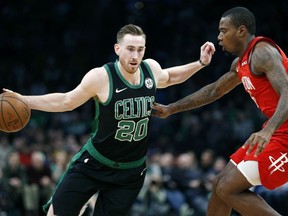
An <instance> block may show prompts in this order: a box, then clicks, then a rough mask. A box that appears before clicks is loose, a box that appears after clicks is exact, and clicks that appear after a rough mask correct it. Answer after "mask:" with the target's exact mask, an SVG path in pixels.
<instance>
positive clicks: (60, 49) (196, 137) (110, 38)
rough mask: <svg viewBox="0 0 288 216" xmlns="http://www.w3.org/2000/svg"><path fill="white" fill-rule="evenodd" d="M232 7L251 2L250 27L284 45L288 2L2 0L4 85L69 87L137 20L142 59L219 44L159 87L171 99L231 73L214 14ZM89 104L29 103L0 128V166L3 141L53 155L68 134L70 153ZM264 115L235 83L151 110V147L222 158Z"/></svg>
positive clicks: (89, 113) (108, 56)
mask: <svg viewBox="0 0 288 216" xmlns="http://www.w3.org/2000/svg"><path fill="white" fill-rule="evenodd" d="M234 6H245V7H248V8H249V9H250V10H251V11H252V12H253V13H254V14H255V17H256V22H257V33H256V35H262V36H267V37H270V38H272V39H273V40H274V41H275V42H276V43H278V44H279V45H280V46H281V47H282V48H283V50H284V51H285V52H286V53H288V28H287V26H286V22H287V20H288V13H287V11H288V1H287V0H275V1H268V0H262V1H261V2H254V1H233V0H221V1H215V0H177V1H176V0H175V1H174V0H143V1H133V0H114V1H112V0H101V1H100V0H95V1H93V0H86V1H79V0H74V1H68V0H59V1H55V0H54V1H53V0H50V1H47V0H42V1H36V0H29V1H16V0H11V1H5V0H4V1H0V74H1V78H0V88H8V89H11V90H13V91H17V92H19V93H22V94H44V93H48V92H55V91H59V92H64V91H68V90H71V89H72V88H74V87H75V86H76V85H77V84H78V83H79V82H80V81H81V78H82V77H83V76H84V74H85V73H86V72H88V71H89V70H90V69H92V68H94V67H98V66H102V65H103V64H105V63H106V62H108V61H114V60H115V57H116V56H115V54H114V49H113V45H114V43H115V42H116V33H117V31H118V30H119V28H120V27H122V26H123V25H125V24H128V23H133V24H136V25H139V26H141V27H142V28H143V30H144V31H145V33H146V35H147V44H146V45H147V50H146V54H145V57H146V58H153V59H155V60H157V61H158V62H159V63H160V64H161V65H162V67H163V68H165V67H169V66H174V65H179V64H184V63H188V62H190V61H195V60H197V59H199V53H200V46H201V44H203V43H204V42H205V41H207V40H208V41H211V42H213V43H214V44H215V47H216V53H215V55H214V56H213V60H212V62H211V64H210V65H209V66H208V67H207V68H204V69H202V70H201V71H200V72H198V73H197V74H196V75H194V76H193V77H192V78H191V79H189V80H188V81H186V82H185V83H183V84H180V85H177V86H173V87H169V88H167V89H163V90H158V93H157V101H158V102H160V103H164V104H167V103H170V102H173V101H175V100H177V99H179V98H182V97H183V96H185V95H187V94H189V93H191V92H193V91H196V90H197V89H199V88H201V87H202V86H204V85H206V84H208V83H210V82H213V81H215V80H216V79H217V78H218V77H220V76H221V75H222V74H224V73H225V72H226V71H228V69H229V67H230V64H231V61H232V59H233V57H232V56H227V55H225V54H224V53H223V52H222V50H221V48H220V47H219V46H218V42H217V35H218V33H219V31H218V22H219V19H220V16H221V15H222V13H223V12H224V11H225V10H227V9H229V8H231V7H234ZM93 109H94V108H93V106H92V102H88V103H86V104H85V105H83V106H82V107H79V108H78V109H77V110H75V111H73V112H69V113H62V114H59V113H44V112H38V111H32V117H31V120H30V122H29V124H28V126H27V127H26V128H25V129H24V130H22V131H20V132H18V133H12V134H6V133H2V132H1V133H0V138H1V140H0V145H1V148H0V149H1V150H2V153H1V152H0V155H1V167H2V166H4V165H5V160H6V156H7V155H6V154H5V152H6V148H7V146H5V145H4V143H8V148H11V147H13V148H14V147H15V145H16V144H15V142H16V141H15V140H17V141H19V140H24V141H23V142H24V144H22V145H21V147H19V148H20V149H21V151H23V152H26V153H27V154H29V152H32V151H34V150H41V151H42V152H44V153H45V155H46V156H47V158H50V157H51V155H50V154H51V152H53V151H54V150H55V148H57V147H59V146H57V142H58V140H57V139H55V137H58V136H63V137H65V138H66V137H70V135H72V136H73V139H74V142H76V144H75V145H71V146H70V147H69V148H68V150H67V148H66V150H67V151H70V152H71V154H72V153H73V152H75V151H76V150H77V148H79V146H81V144H82V143H83V142H84V140H85V138H86V137H87V136H88V135H89V132H90V125H91V118H92V117H93V114H94V112H93ZM264 120H265V118H264V117H263V116H262V114H261V113H259V111H258V110H257V109H256V107H255V105H254V103H253V102H252V100H251V99H250V98H249V97H248V95H247V94H246V93H245V91H244V89H243V87H242V86H239V87H237V88H236V89H235V90H234V91H233V92H231V93H229V94H228V95H226V96H224V97H223V98H222V99H221V100H219V101H216V102H214V103H212V104H210V105H207V106H205V107H203V108H200V109H197V110H194V111H189V112H184V113H179V114H176V115H173V116H171V117H169V118H168V119H156V118H153V120H152V122H153V123H152V125H153V127H152V130H153V131H152V134H151V135H150V137H149V142H150V143H151V148H150V150H149V155H153V154H155V153H157V152H173V153H174V154H181V153H183V152H187V151H193V152H195V154H196V156H197V157H198V158H200V155H201V153H202V152H203V151H204V150H205V149H207V148H209V149H213V151H214V152H215V155H217V156H223V157H224V158H226V159H228V156H229V155H230V154H231V153H232V152H233V151H234V150H235V149H236V148H237V147H238V146H239V145H241V144H243V141H245V139H246V138H247V137H248V136H249V135H250V134H251V133H252V132H253V131H255V130H258V129H259V128H260V127H261V125H262V122H263V121H264ZM59 139H60V138H59ZM3 140H5V141H3ZM23 146H24V147H23ZM23 149H24V150H23Z"/></svg>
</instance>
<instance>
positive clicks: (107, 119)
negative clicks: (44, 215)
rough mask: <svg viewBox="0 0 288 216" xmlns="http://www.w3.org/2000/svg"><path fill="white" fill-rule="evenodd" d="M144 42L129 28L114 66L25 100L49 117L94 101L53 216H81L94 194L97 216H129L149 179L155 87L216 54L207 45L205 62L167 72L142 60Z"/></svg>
mask: <svg viewBox="0 0 288 216" xmlns="http://www.w3.org/2000/svg"><path fill="white" fill-rule="evenodd" d="M145 43H146V35H145V33H144V32H143V31H142V29H141V28H140V27H138V26H136V25H133V24H129V25H126V26H124V27H122V28H121V29H120V31H119V32H118V34H117V43H116V44H115V45H114V50H115V53H116V54H117V55H118V57H119V59H117V60H116V61H115V62H112V63H107V64H105V65H104V66H102V67H98V68H94V69H92V70H90V71H89V72H88V73H87V74H86V75H85V76H84V77H83V79H82V81H81V83H80V84H79V85H78V86H77V87H76V88H75V89H73V90H72V91H69V92H66V93H51V94H46V95H41V96H35V95H34V96H23V97H25V99H26V100H27V101H28V104H29V106H30V108H31V109H34V110H41V111H47V112H64V111H71V110H73V109H75V108H77V107H79V106H80V105H82V104H83V103H85V102H86V101H88V100H89V99H90V98H93V99H95V106H96V109H95V110H96V111H95V119H94V121H93V125H92V133H91V137H90V139H89V140H87V143H86V144H85V145H84V146H83V148H82V149H81V150H80V151H79V152H78V153H77V154H76V155H75V156H74V158H73V159H72V161H71V163H70V165H69V167H68V170H67V171H66V174H65V175H64V178H63V179H62V180H61V182H60V183H59V184H58V186H57V187H56V190H55V192H54V194H53V196H52V198H51V199H50V201H49V202H48V203H47V205H46V207H48V206H49V205H50V204H52V205H50V208H49V211H48V215H49V216H51V215H57V216H68V215H69V216H78V215H79V214H80V210H81V208H82V207H83V206H84V205H85V203H87V202H88V200H89V199H90V197H92V196H93V195H94V194H95V193H98V197H97V201H96V204H95V208H94V213H93V215H94V216H96V215H97V216H101V215H102V216H108V215H110V216H116V215H117V216H122V215H123V216H124V215H127V214H128V212H129V209H130V207H131V205H132V204H133V203H134V201H135V200H136V198H137V195H138V193H139V191H140V189H141V187H142V185H143V181H144V178H145V170H146V164H145V155H146V152H147V148H148V143H146V142H145V140H146V138H147V135H148V133H149V124H150V122H149V120H150V117H151V110H152V108H151V107H152V104H153V102H154V100H155V94H156V88H165V87H168V86H170V85H175V84H178V83H181V82H184V81H185V80H187V79H188V78H189V77H191V76H192V75H193V74H194V73H196V72H197V71H199V70H200V69H201V68H203V67H204V66H206V65H208V64H209V63H210V61H211V58H212V55H213V53H214V51H215V47H214V45H213V43H211V42H206V43H205V44H203V45H202V46H201V53H200V60H198V61H195V62H192V63H189V64H185V65H182V66H175V67H171V68H167V69H162V68H161V66H160V65H159V64H158V62H157V61H155V60H153V59H146V60H143V56H144V53H145V48H146V47H145ZM4 91H5V90H4Z"/></svg>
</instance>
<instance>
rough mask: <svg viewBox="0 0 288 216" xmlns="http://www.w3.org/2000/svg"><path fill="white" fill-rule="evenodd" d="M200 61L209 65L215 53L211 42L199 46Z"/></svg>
mask: <svg viewBox="0 0 288 216" xmlns="http://www.w3.org/2000/svg"><path fill="white" fill-rule="evenodd" d="M200 50H201V53H200V59H201V61H202V63H203V64H205V65H209V64H210V62H211V59H212V55H213V54H214V52H215V46H214V44H213V43H212V42H209V41H207V42H206V43H205V44H203V45H202V46H201V49H200Z"/></svg>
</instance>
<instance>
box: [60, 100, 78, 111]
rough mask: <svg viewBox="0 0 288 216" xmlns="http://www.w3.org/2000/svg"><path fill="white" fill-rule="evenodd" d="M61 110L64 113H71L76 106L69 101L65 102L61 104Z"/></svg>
mask: <svg viewBox="0 0 288 216" xmlns="http://www.w3.org/2000/svg"><path fill="white" fill-rule="evenodd" d="M63 108H64V110H65V111H73V110H74V109H75V108H76V106H74V104H73V103H72V101H71V100H65V101H64V102H63Z"/></svg>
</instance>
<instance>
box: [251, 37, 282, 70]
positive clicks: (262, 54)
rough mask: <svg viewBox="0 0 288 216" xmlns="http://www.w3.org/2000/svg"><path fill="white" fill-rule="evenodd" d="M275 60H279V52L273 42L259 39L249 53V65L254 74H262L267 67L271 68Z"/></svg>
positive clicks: (280, 58)
mask: <svg viewBox="0 0 288 216" xmlns="http://www.w3.org/2000/svg"><path fill="white" fill-rule="evenodd" d="M275 60H281V61H282V57H281V54H280V52H279V50H278V48H277V46H276V45H275V44H271V43H269V42H267V41H260V42H259V43H257V44H256V45H255V48H254V50H253V52H252V53H251V61H250V66H251V68H252V69H253V72H254V73H255V74H258V75H259V74H262V73H263V72H264V73H265V71H266V70H267V69H272V67H273V65H274V64H275Z"/></svg>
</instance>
